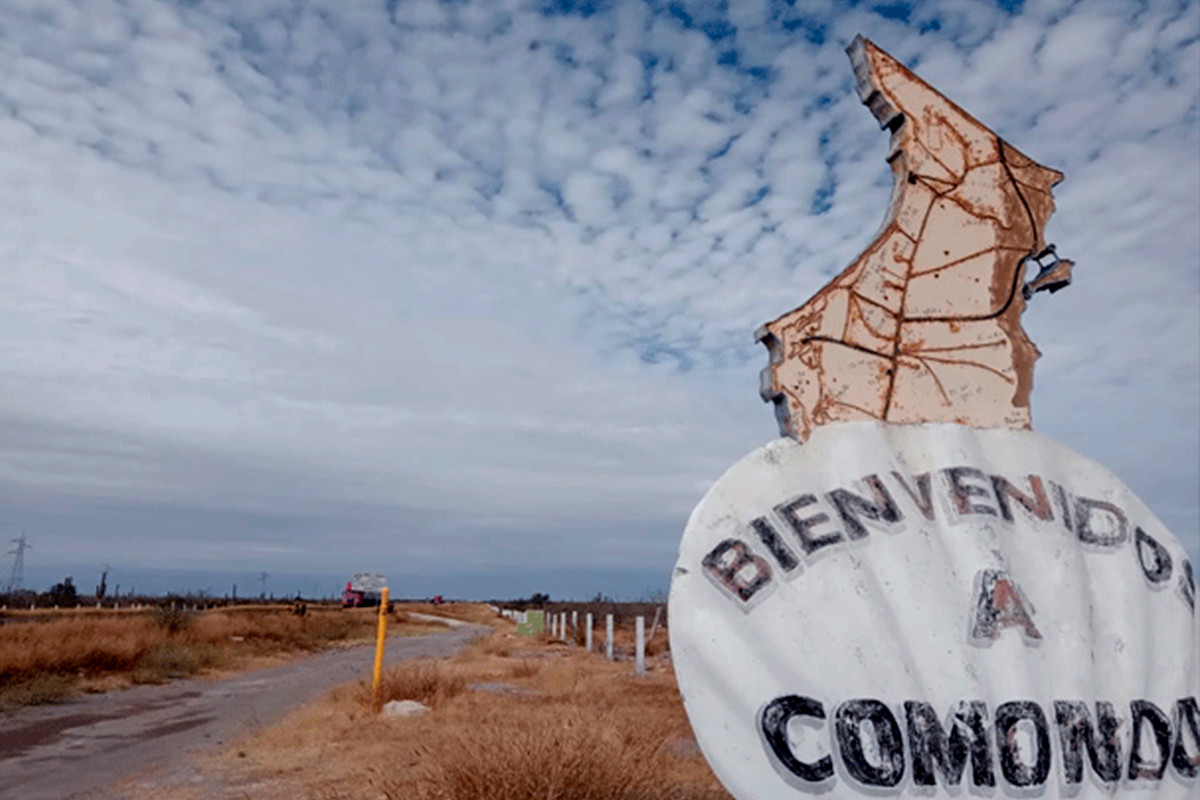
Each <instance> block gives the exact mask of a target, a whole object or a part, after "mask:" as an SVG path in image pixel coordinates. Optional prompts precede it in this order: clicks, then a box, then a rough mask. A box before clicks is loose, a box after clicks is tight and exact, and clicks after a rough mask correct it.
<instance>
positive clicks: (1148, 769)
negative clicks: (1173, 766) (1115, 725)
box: [1128, 700, 1171, 781]
mask: <svg viewBox="0 0 1200 800" xmlns="http://www.w3.org/2000/svg"><path fill="white" fill-rule="evenodd" d="M1129 710H1130V711H1131V712H1133V714H1132V719H1131V720H1130V722H1129V726H1130V727H1131V728H1132V729H1133V743H1132V744H1130V745H1129V772H1128V777H1129V780H1131V781H1157V780H1160V779H1161V778H1162V775H1163V771H1164V770H1166V768H1167V761H1169V760H1170V758H1171V720H1169V719H1167V715H1166V714H1164V713H1163V710H1162V709H1161V708H1159V707H1158V706H1156V705H1154V703H1151V702H1150V701H1148V700H1134V701H1133V702H1131V703H1130V704H1129ZM1145 723H1149V725H1150V731H1151V733H1152V734H1153V735H1154V739H1153V740H1152V741H1153V744H1154V747H1155V749H1156V750H1158V758H1157V759H1155V760H1153V761H1147V760H1146V758H1145V757H1144V756H1143V755H1142V732H1143V730H1144V729H1145V727H1146V725H1145Z"/></svg>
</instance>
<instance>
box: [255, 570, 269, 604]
mask: <svg viewBox="0 0 1200 800" xmlns="http://www.w3.org/2000/svg"><path fill="white" fill-rule="evenodd" d="M268 577H270V576H269V575H267V573H265V572H260V573H258V580H259V582H260V583H261V584H262V594H261V595H260V597H262V598H264V599H265V598H266V596H267V578H268Z"/></svg>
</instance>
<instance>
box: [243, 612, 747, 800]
mask: <svg viewBox="0 0 1200 800" xmlns="http://www.w3.org/2000/svg"><path fill="white" fill-rule="evenodd" d="M650 666H651V671H650V672H649V674H648V675H646V676H644V677H637V676H634V675H632V674H631V669H630V666H629V665H628V664H627V663H626V664H610V663H608V662H606V661H604V660H603V659H602V658H599V657H597V656H596V655H594V654H593V655H588V654H586V653H583V652H582V651H580V650H579V649H578V648H574V649H571V648H567V647H565V646H563V645H561V644H559V645H554V644H551V643H547V642H545V641H542V640H538V639H525V638H518V637H515V636H511V635H509V636H506V635H504V634H495V635H493V636H492V637H490V638H489V639H485V640H483V641H481V642H478V643H476V644H475V645H473V646H472V647H471V648H469V649H468V651H466V652H465V653H464V654H462V655H461V656H460V657H456V658H455V659H452V660H451V661H446V662H439V663H436V664H435V663H417V664H412V665H405V666H402V667H400V668H398V669H396V670H393V671H391V672H389V673H388V676H387V683H386V685H387V687H388V688H387V693H386V696H387V697H388V698H389V699H415V700H419V701H421V702H424V703H426V704H427V705H429V706H430V707H431V709H432V710H431V711H430V712H428V713H426V714H423V715H419V716H414V717H404V718H399V719H385V718H381V717H379V716H377V715H376V714H375V713H374V712H373V709H372V708H371V706H370V704H369V690H368V687H367V685H366V683H365V682H364V683H361V684H357V685H356V686H352V687H343V688H342V689H340V690H338V691H335V692H333V693H332V694H331V695H330V696H329V697H328V698H327V699H326V700H325V701H324V702H322V703H320V704H318V705H316V706H313V707H310V708H308V709H306V710H304V711H302V712H299V713H298V714H296V715H293V716H292V717H290V718H289V719H288V720H285V721H284V722H283V723H281V724H280V725H278V726H276V727H274V728H272V729H270V730H268V731H267V732H266V733H264V734H262V735H260V736H259V737H257V738H256V739H254V740H252V741H250V742H248V743H245V744H243V745H242V746H241V750H240V753H241V754H242V756H244V758H236V757H234V756H232V755H231V756H229V759H230V762H231V763H232V765H234V766H237V767H240V768H242V769H249V771H250V772H251V773H252V774H253V775H254V776H255V780H256V781H263V782H266V783H267V784H269V783H271V782H272V781H276V782H279V781H284V782H286V785H287V786H288V787H289V789H288V791H290V793H291V796H294V797H298V798H299V797H306V798H311V799H312V800H349V798H355V799H356V800H357V799H358V798H379V799H381V800H400V799H401V798H403V800H534V799H536V800H651V799H653V800H729V795H728V794H726V793H725V792H724V790H722V789H721V788H720V785H719V783H718V782H717V780H716V778H715V777H714V776H713V774H712V772H711V771H710V770H709V768H708V765H707V764H706V763H705V762H704V760H703V758H701V757H700V756H699V755H698V754H697V753H696V750H695V745H694V740H693V739H692V735H691V730H690V728H689V726H688V723H687V719H686V716H685V714H684V711H683V705H682V702H681V701H680V697H679V693H678V689H677V688H676V685H675V680H674V675H673V673H672V672H671V669H670V663H669V661H667V660H665V659H653V660H651V663H650ZM227 763H229V762H227ZM248 796H252V795H248Z"/></svg>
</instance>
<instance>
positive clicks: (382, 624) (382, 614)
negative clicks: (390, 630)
mask: <svg viewBox="0 0 1200 800" xmlns="http://www.w3.org/2000/svg"><path fill="white" fill-rule="evenodd" d="M387 609H388V590H387V589H386V588H384V590H383V592H382V594H381V596H380V598H379V632H378V633H377V634H376V635H375V672H374V677H373V679H372V681H371V699H372V701H374V702H375V703H378V702H379V681H380V679H381V678H382V677H383V643H384V642H385V641H386V640H387V613H388V612H387Z"/></svg>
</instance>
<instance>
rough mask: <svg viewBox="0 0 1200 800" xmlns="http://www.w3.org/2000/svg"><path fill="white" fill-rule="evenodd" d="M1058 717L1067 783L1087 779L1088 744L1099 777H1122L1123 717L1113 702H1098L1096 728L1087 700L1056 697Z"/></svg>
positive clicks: (1112, 778)
mask: <svg viewBox="0 0 1200 800" xmlns="http://www.w3.org/2000/svg"><path fill="white" fill-rule="evenodd" d="M1054 721H1055V722H1056V723H1058V740H1059V742H1060V743H1061V744H1062V759H1063V765H1062V768H1063V781H1064V782H1065V783H1068V784H1073V783H1081V782H1082V781H1083V752H1082V748H1083V747H1086V748H1087V754H1088V760H1090V761H1091V763H1092V771H1093V772H1095V773H1096V777H1098V778H1099V779H1100V780H1102V781H1104V782H1105V783H1115V782H1116V781H1119V780H1120V779H1121V736H1120V727H1121V721H1120V720H1119V719H1118V718H1117V715H1116V712H1114V711H1113V705H1112V703H1096V729H1095V732H1093V731H1092V720H1091V718H1090V717H1089V716H1088V708H1087V704H1086V703H1077V702H1068V701H1066V700H1056V701H1055V702H1054Z"/></svg>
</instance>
